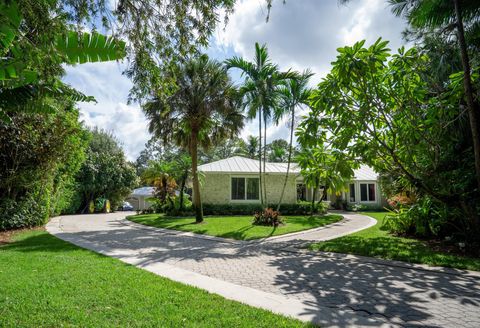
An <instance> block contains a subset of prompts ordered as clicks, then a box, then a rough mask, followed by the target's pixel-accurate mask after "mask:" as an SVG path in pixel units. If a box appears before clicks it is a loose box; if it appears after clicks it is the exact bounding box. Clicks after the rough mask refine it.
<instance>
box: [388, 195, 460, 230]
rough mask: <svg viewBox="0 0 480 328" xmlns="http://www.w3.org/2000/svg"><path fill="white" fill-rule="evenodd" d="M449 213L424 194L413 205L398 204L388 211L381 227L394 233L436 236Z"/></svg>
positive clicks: (445, 208)
mask: <svg viewBox="0 0 480 328" xmlns="http://www.w3.org/2000/svg"><path fill="white" fill-rule="evenodd" d="M449 215H452V213H450V211H449V209H448V208H447V207H445V206H443V207H442V206H441V203H439V202H434V201H433V200H432V199H431V198H429V197H427V196H425V197H422V198H420V199H419V200H418V201H417V202H416V203H414V204H413V205H410V206H409V205H403V206H402V205H400V206H398V208H396V209H394V210H393V211H390V213H389V214H387V215H386V216H385V220H384V223H383V227H384V228H386V229H387V230H389V231H390V232H393V233H396V234H403V235H405V234H406V235H416V236H420V237H432V236H438V235H439V234H440V232H441V229H442V227H444V226H445V224H446V222H447V220H448V217H449Z"/></svg>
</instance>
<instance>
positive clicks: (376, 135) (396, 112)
mask: <svg viewBox="0 0 480 328" xmlns="http://www.w3.org/2000/svg"><path fill="white" fill-rule="evenodd" d="M364 43H365V42H364V41H362V42H358V43H356V44H355V45H353V46H352V47H343V48H339V49H338V52H339V54H338V56H337V59H336V61H335V62H333V68H332V71H331V72H330V73H329V74H328V75H327V76H326V78H324V79H323V81H322V82H320V83H319V85H318V87H317V89H316V90H315V91H314V94H313V96H312V107H313V110H312V111H311V112H310V114H309V116H308V117H307V118H306V120H305V121H304V122H303V123H302V128H303V130H304V131H307V132H309V131H312V130H316V129H319V128H321V129H323V131H324V133H325V136H326V137H327V138H326V141H327V143H328V144H329V145H330V147H332V148H333V149H339V150H344V151H346V152H348V154H349V155H350V156H351V157H352V158H357V159H361V160H362V161H363V162H364V163H366V164H368V165H370V166H372V167H373V168H375V169H376V171H377V172H379V173H382V172H386V173H388V172H397V173H398V175H397V176H398V177H399V181H400V182H401V184H402V185H403V186H404V187H405V188H413V189H414V190H415V191H416V192H417V193H418V196H419V198H421V197H429V198H432V199H434V200H435V201H436V202H440V203H443V204H445V205H447V206H449V208H450V209H451V210H450V211H447V212H446V213H448V220H449V222H450V223H451V224H452V225H451V226H456V227H457V229H458V230H460V231H461V232H462V233H464V235H465V236H466V237H467V239H469V240H470V241H471V242H473V241H475V240H477V241H478V239H479V237H478V236H480V220H479V215H478V213H479V212H478V210H479V209H478V204H480V202H479V201H478V197H477V196H476V194H475V193H476V183H475V169H474V160H473V152H471V144H470V145H469V143H468V138H466V137H465V129H461V128H456V126H457V125H458V126H460V125H462V124H464V123H465V112H464V111H463V110H461V108H462V106H461V104H462V102H463V100H462V97H463V90H462V88H461V85H462V83H461V82H462V76H461V74H459V75H455V76H452V79H451V81H450V83H449V86H448V92H446V93H444V94H441V95H439V96H436V97H433V96H432V95H431V94H429V92H428V85H427V82H426V81H425V79H424V76H427V75H428V69H429V59H428V57H426V56H425V55H422V54H420V53H419V52H418V51H417V50H416V49H415V48H412V49H410V50H405V49H404V48H401V49H399V51H398V53H397V54H394V55H391V54H390V49H388V48H387V43H388V42H387V41H382V40H380V39H379V40H378V41H377V42H375V43H374V44H373V45H371V46H370V47H368V48H366V47H364ZM443 212H445V211H443ZM431 215H432V218H433V217H434V216H435V215H437V214H435V212H434V211H433V212H432V214H431ZM432 222H433V221H431V222H430V223H432ZM451 226H450V227H451ZM435 230H436V231H438V230H437V229H435ZM432 231H433V230H432Z"/></svg>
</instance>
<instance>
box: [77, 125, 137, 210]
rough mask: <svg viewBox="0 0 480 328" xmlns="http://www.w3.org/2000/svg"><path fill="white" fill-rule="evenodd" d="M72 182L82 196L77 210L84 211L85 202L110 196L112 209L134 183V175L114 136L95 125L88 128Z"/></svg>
mask: <svg viewBox="0 0 480 328" xmlns="http://www.w3.org/2000/svg"><path fill="white" fill-rule="evenodd" d="M76 182H77V187H78V192H79V193H80V195H81V197H82V206H81V207H80V208H77V211H80V212H86V211H87V207H88V203H89V202H90V201H91V200H93V201H97V199H98V198H105V199H108V200H110V203H111V208H112V209H116V208H117V207H118V206H119V205H120V202H121V201H123V199H124V198H125V197H126V196H127V195H128V194H129V193H130V191H131V190H132V189H133V188H134V187H135V186H136V184H137V176H136V172H135V168H134V167H133V165H132V164H130V163H128V162H127V161H126V159H125V155H124V153H123V149H122V148H121V147H120V145H119V143H118V141H117V140H116V139H115V137H113V136H112V135H111V134H109V133H107V132H105V131H102V130H98V129H96V128H95V129H93V130H92V131H91V132H90V142H89V144H88V147H87V150H86V159H85V162H84V163H83V165H82V167H81V169H80V171H79V172H78V175H77V178H76Z"/></svg>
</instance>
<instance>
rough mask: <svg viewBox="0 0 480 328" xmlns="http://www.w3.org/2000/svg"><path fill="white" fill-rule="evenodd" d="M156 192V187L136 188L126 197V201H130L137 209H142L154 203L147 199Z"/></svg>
mask: <svg viewBox="0 0 480 328" xmlns="http://www.w3.org/2000/svg"><path fill="white" fill-rule="evenodd" d="M154 194H155V188H154V187H141V188H137V189H134V190H133V191H132V193H131V194H130V195H129V196H128V197H127V198H126V199H125V201H127V202H129V203H130V204H131V205H132V206H133V209H134V210H135V211H136V210H140V211H141V210H144V209H147V208H149V207H150V206H151V205H152V204H151V203H150V202H149V201H148V200H147V199H148V198H150V197H153V195H154Z"/></svg>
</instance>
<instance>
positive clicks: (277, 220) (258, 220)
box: [253, 208, 285, 227]
mask: <svg viewBox="0 0 480 328" xmlns="http://www.w3.org/2000/svg"><path fill="white" fill-rule="evenodd" d="M284 223H285V220H284V219H282V217H280V212H278V211H274V210H273V209H271V208H267V209H266V210H264V211H259V212H255V215H254V216H253V224H255V225H265V226H273V227H278V226H279V225H280V224H284Z"/></svg>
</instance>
